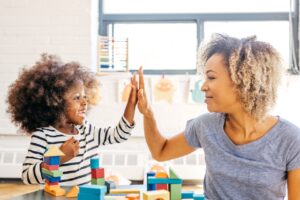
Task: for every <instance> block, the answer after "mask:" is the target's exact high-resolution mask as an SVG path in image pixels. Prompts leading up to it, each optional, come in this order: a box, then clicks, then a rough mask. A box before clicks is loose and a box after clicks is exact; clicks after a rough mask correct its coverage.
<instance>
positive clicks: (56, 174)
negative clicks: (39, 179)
mask: <svg viewBox="0 0 300 200" xmlns="http://www.w3.org/2000/svg"><path fill="white" fill-rule="evenodd" d="M42 172H43V174H47V175H49V176H52V177H61V176H62V171H60V170H51V171H49V170H47V169H42Z"/></svg>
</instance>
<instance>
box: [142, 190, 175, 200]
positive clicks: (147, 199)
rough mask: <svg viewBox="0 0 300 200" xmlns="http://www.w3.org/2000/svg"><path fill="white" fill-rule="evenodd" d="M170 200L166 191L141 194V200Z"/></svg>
mask: <svg viewBox="0 0 300 200" xmlns="http://www.w3.org/2000/svg"><path fill="white" fill-rule="evenodd" d="M158 199H159V200H170V193H169V191H167V190H153V191H148V192H144V193H143V200H158Z"/></svg>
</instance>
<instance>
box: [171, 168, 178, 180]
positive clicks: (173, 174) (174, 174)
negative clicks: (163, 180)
mask: <svg viewBox="0 0 300 200" xmlns="http://www.w3.org/2000/svg"><path fill="white" fill-rule="evenodd" d="M169 177H170V178H179V177H178V176H177V174H176V173H175V172H174V171H173V170H172V169H171V168H170V169H169Z"/></svg>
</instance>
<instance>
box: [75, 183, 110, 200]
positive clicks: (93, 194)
mask: <svg viewBox="0 0 300 200" xmlns="http://www.w3.org/2000/svg"><path fill="white" fill-rule="evenodd" d="M106 191H107V190H106V186H100V185H81V186H79V193H78V198H77V199H78V200H104V195H105V193H106Z"/></svg>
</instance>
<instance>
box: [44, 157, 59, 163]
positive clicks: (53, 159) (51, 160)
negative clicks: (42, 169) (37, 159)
mask: <svg viewBox="0 0 300 200" xmlns="http://www.w3.org/2000/svg"><path fill="white" fill-rule="evenodd" d="M59 160H60V158H59V156H51V157H44V162H45V163H46V164H48V165H59Z"/></svg>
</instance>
